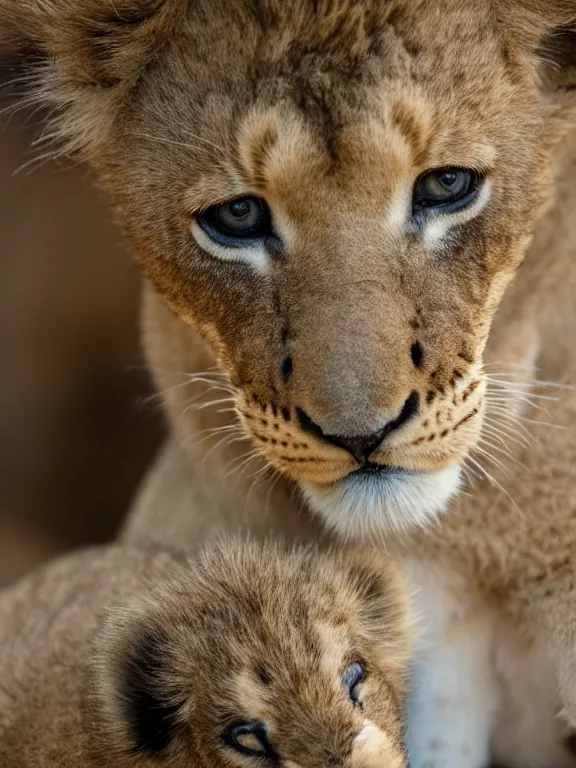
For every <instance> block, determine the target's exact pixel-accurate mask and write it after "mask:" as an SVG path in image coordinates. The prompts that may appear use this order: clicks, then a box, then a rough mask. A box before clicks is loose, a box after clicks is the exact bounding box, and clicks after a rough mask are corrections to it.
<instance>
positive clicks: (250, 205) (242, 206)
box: [197, 197, 271, 248]
mask: <svg viewBox="0 0 576 768" xmlns="http://www.w3.org/2000/svg"><path fill="white" fill-rule="evenodd" d="M197 221H198V224H199V225H200V227H201V228H202V229H203V230H204V232H205V233H206V234H207V235H208V237H210V238H212V240H215V241H216V242H217V243H220V244H222V245H227V246H232V247H237V248H241V247H243V246H244V245H246V240H255V239H259V238H263V237H266V236H267V235H269V234H270V233H271V216H270V209H269V208H268V205H267V204H266V201H265V200H263V199H262V198H261V197H238V198H236V199H235V200H230V201H229V202H227V203H221V204H220V205H213V206H212V207H211V208H208V209H207V210H205V211H204V212H203V213H201V214H200V215H199V216H198V217H197Z"/></svg>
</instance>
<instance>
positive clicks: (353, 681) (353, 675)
mask: <svg viewBox="0 0 576 768" xmlns="http://www.w3.org/2000/svg"><path fill="white" fill-rule="evenodd" d="M365 677H366V672H365V670H364V667H363V666H362V664H358V662H357V661H356V662H354V664H350V666H349V667H346V669H345V670H344V674H343V675H342V683H343V684H344V686H345V688H346V689H347V691H348V698H349V699H350V701H351V702H352V703H353V704H354V706H355V707H359V706H360V701H359V699H358V696H359V693H360V692H359V688H360V683H361V682H362V681H363V680H364V678H365Z"/></svg>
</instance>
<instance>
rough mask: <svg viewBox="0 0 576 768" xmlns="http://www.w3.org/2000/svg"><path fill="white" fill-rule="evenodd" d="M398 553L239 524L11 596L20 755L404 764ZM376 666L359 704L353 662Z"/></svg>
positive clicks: (11, 762)
mask: <svg viewBox="0 0 576 768" xmlns="http://www.w3.org/2000/svg"><path fill="white" fill-rule="evenodd" d="M406 606H407V599H406V596H405V594H404V589H403V586H402V583H401V581H400V579H399V575H398V569H397V568H396V567H395V566H394V565H393V564H392V563H391V562H390V561H387V560H385V559H384V558H382V557H381V556H379V555H377V554H373V555H370V554H366V555H361V554H358V555H352V556H350V555H342V554H338V553H332V554H330V553H326V552H323V553H322V552H317V551H315V550H313V549H294V550H291V551H283V550H282V549H281V548H280V547H279V546H271V545H270V544H268V545H265V546H261V545H256V544H251V543H249V542H239V541H237V540H235V541H229V542H226V543H225V544H220V545H212V546H211V547H209V548H208V549H206V550H203V551H202V552H201V553H200V554H199V556H198V558H197V559H195V560H194V561H185V560H182V559H180V560H177V559H175V558H174V557H172V556H170V555H168V554H165V553H150V552H149V553H145V552H142V551H137V550H135V549H131V548H121V547H110V548H102V549H97V550H91V551H86V552H83V553H80V554H77V555H73V556H70V557H67V558H65V559H63V560H60V561H58V562H56V563H54V564H52V565H51V566H49V567H48V568H47V569H44V570H43V571H42V572H40V573H38V574H35V575H34V576H31V577H29V578H27V579H26V580H25V581H23V582H22V583H21V584H19V585H17V586H16V587H13V588H11V589H10V590H8V591H5V592H4V593H2V594H1V595H0V678H1V680H2V684H1V686H0V762H1V764H2V766H3V768H31V766H34V768H43V767H44V766H46V768H47V767H48V766H50V767H51V768H53V766H58V768H68V767H70V768H72V767H73V768H84V766H86V768H88V767H89V766H114V768H131V767H132V766H134V767H136V766H138V768H145V767H147V766H150V768H152V766H166V768H177V767H179V766H182V768H184V766H191V765H193V766H198V767H201V766H210V767H212V766H222V768H224V767H226V768H232V767H233V766H238V767H239V768H245V767H247V766H250V765H261V764H262V760H261V759H259V758H258V757H250V756H248V755H244V754H240V753H238V752H237V751H235V750H234V749H232V748H231V747H230V746H228V745H227V743H226V732H227V729H228V728H229V726H231V725H233V724H234V723H238V722H248V723H253V722H259V723H261V724H262V726H263V728H265V730H266V732H267V736H268V739H269V741H270V744H271V747H272V748H273V750H274V751H275V753H276V754H277V755H278V762H277V764H278V765H284V766H293V767H296V766H297V767H298V768H305V766H311V767H312V766H317V765H322V764H325V763H326V762H327V761H328V762H330V764H331V765H335V766H343V767H344V766H350V768H375V766H377V765H382V764H383V763H384V764H386V765H390V766H393V767H394V768H402V767H403V766H404V765H405V760H404V747H403V735H402V734H403V731H402V726H403V722H404V715H403V710H404V705H403V701H404V687H405V677H406V668H407V661H408V658H409V654H410V629H409V619H408V615H407V612H406ZM355 662H361V663H362V664H363V666H364V668H365V669H366V674H365V677H364V679H363V680H362V682H361V683H360V686H359V689H358V695H359V700H360V702H361V704H360V705H359V706H354V704H353V703H352V701H350V699H349V698H348V693H347V690H346V688H345V685H344V684H343V681H342V675H343V673H344V670H345V669H346V667H347V666H349V665H350V664H352V663H355Z"/></svg>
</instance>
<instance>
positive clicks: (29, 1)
mask: <svg viewBox="0 0 576 768" xmlns="http://www.w3.org/2000/svg"><path fill="white" fill-rule="evenodd" d="M185 5H186V3H185V0H114V2H110V1H109V0H0V47H2V46H3V45H4V46H5V47H8V48H9V49H13V50H14V49H16V50H18V49H20V50H25V51H32V52H33V53H35V54H36V55H39V56H41V57H48V58H50V59H53V60H55V61H56V62H57V63H58V69H59V72H60V74H61V75H62V76H63V77H64V78H67V79H69V80H73V81H76V82H78V83H84V84H87V85H98V86H102V87H109V86H113V85H117V84H119V83H121V82H123V81H126V80H129V79H131V78H134V77H135V76H136V75H137V73H138V71H139V70H140V69H141V68H142V67H143V66H145V64H146V61H147V60H148V59H149V58H150V57H151V56H152V55H154V53H155V52H157V51H158V48H159V47H160V46H161V45H162V43H163V40H165V39H166V36H167V35H169V33H170V30H171V29H172V28H173V26H174V25H175V24H177V23H178V18H179V14H180V12H182V11H183V10H184V8H185Z"/></svg>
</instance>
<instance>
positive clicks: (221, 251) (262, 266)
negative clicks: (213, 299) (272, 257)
mask: <svg viewBox="0 0 576 768" xmlns="http://www.w3.org/2000/svg"><path fill="white" fill-rule="evenodd" d="M192 235H193V236H194V239H195V240H196V242H197V243H198V245H199V246H200V248H202V250H203V251H206V252H207V253H209V254H210V255H211V256H214V258H215V259H221V260H222V261H236V262H239V263H241V264H248V266H250V267H252V269H254V270H255V271H256V272H258V273H259V274H261V275H265V274H267V272H268V266H269V256H268V253H267V251H266V248H265V247H264V243H263V242H259V241H254V242H253V243H250V244H247V245H246V246H245V247H243V248H235V247H232V246H226V245H221V244H220V243H216V242H215V241H214V240H212V238H211V237H208V235H207V234H206V232H204V230H203V229H202V227H201V226H200V225H199V224H198V223H197V222H196V221H194V222H193V223H192Z"/></svg>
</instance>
